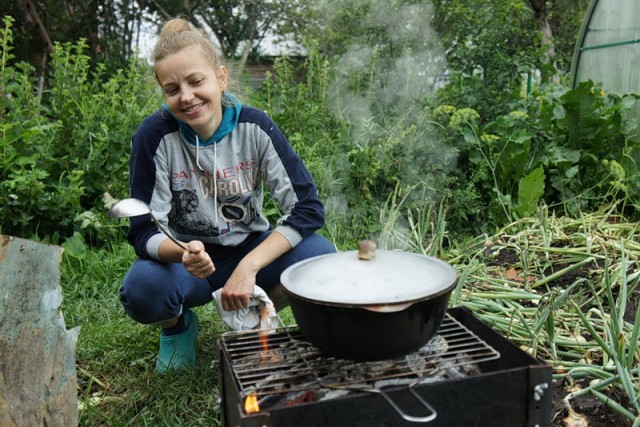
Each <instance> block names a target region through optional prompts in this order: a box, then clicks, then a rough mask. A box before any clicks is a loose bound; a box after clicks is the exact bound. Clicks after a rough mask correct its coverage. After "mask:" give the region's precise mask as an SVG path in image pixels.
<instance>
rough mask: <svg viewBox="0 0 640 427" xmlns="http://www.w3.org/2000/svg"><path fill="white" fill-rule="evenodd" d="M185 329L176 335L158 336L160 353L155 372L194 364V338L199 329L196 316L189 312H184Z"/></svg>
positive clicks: (186, 310)
mask: <svg viewBox="0 0 640 427" xmlns="http://www.w3.org/2000/svg"><path fill="white" fill-rule="evenodd" d="M183 315H184V322H185V324H186V325H187V329H186V330H185V331H184V332H181V333H179V334H176V335H168V336H165V335H160V351H159V353H158V360H157V361H156V372H158V373H163V372H166V371H172V370H177V369H180V368H184V367H187V366H190V365H193V364H195V363H196V348H195V343H196V336H197V335H198V329H199V327H200V320H199V319H198V316H197V315H196V314H195V313H194V312H193V311H191V310H189V309H185V310H184V313H183Z"/></svg>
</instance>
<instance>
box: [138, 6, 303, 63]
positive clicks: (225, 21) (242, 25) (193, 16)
mask: <svg viewBox="0 0 640 427" xmlns="http://www.w3.org/2000/svg"><path fill="white" fill-rule="evenodd" d="M140 3H141V6H142V7H143V9H144V11H145V13H146V16H147V18H148V19H149V20H150V21H151V22H153V23H154V24H156V25H158V27H159V26H160V25H161V23H162V22H163V21H165V20H167V19H170V18H173V17H176V16H183V17H186V18H188V19H189V20H190V21H191V22H192V23H193V24H194V25H196V26H198V27H200V28H202V29H204V30H205V31H206V32H208V33H209V34H211V35H213V37H214V38H215V40H216V41H217V42H218V44H219V47H220V49H221V51H222V53H223V55H225V56H226V57H232V58H233V57H240V58H241V63H240V68H241V67H242V65H243V64H244V61H246V59H247V56H248V55H249V52H250V51H251V50H252V49H254V48H255V47H257V46H258V45H259V44H260V43H261V42H262V41H263V40H264V39H265V37H266V36H275V37H280V38H284V37H286V36H292V37H293V38H294V39H296V38H297V37H298V36H299V35H300V34H301V33H302V28H303V27H304V26H305V22H308V18H307V17H308V15H309V13H310V12H309V11H310V8H309V1H307V0H271V1H258V0H209V1H191V0H183V1H175V0H140ZM297 41H300V39H299V38H297Z"/></svg>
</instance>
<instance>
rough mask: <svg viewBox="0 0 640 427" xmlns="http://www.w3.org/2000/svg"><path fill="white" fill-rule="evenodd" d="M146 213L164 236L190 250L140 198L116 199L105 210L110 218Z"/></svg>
mask: <svg viewBox="0 0 640 427" xmlns="http://www.w3.org/2000/svg"><path fill="white" fill-rule="evenodd" d="M146 214H149V216H151V219H152V220H153V222H155V224H156V225H157V226H158V229H159V230H160V231H162V232H163V233H164V234H165V236H167V237H168V238H169V239H171V241H172V242H173V243H175V244H176V245H178V246H180V247H181V248H182V249H184V250H185V251H187V252H190V251H189V248H187V247H186V246H185V245H184V244H183V243H181V242H179V241H178V240H176V238H175V237H173V236H172V235H171V233H169V231H168V230H167V229H166V228H164V227H163V226H162V225H161V224H160V223H159V222H158V220H157V219H156V217H155V216H154V215H153V212H152V211H151V208H150V207H149V205H148V204H146V203H145V202H143V201H142V200H139V199H134V198H128V199H122V200H120V201H118V202H117V203H116V204H114V205H113V206H111V209H109V212H107V215H108V216H109V217H110V218H129V217H132V216H139V215H146Z"/></svg>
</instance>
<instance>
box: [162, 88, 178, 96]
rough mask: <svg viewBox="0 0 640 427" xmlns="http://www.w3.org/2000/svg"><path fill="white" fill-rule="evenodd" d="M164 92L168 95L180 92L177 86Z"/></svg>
mask: <svg viewBox="0 0 640 427" xmlns="http://www.w3.org/2000/svg"><path fill="white" fill-rule="evenodd" d="M164 93H165V94H167V95H175V94H176V93H178V88H175V87H169V88H166V89H165V90H164Z"/></svg>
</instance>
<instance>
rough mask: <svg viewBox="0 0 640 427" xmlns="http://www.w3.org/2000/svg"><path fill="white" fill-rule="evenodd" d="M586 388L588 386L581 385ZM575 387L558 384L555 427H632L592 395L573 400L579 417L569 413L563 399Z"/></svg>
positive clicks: (573, 406) (553, 408)
mask: <svg viewBox="0 0 640 427" xmlns="http://www.w3.org/2000/svg"><path fill="white" fill-rule="evenodd" d="M579 385H580V386H586V384H579ZM573 386H574V385H567V384H556V385H555V386H554V388H553V396H552V398H551V400H552V405H553V406H552V410H551V413H552V416H553V417H552V420H551V425H552V426H553V427H631V422H630V421H629V420H627V419H626V418H624V417H623V416H621V415H620V414H618V413H617V412H615V411H614V410H613V409H611V408H609V407H608V406H607V405H605V404H604V403H603V402H601V401H600V400H599V399H598V398H596V397H595V396H593V395H591V394H587V395H584V396H580V397H578V398H575V399H571V401H570V403H571V407H572V408H573V410H574V411H575V412H576V414H577V416H576V417H572V416H570V415H569V412H568V411H567V408H566V405H565V404H564V402H563V399H564V398H565V396H567V394H569V392H570V390H569V389H570V388H571V387H573Z"/></svg>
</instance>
